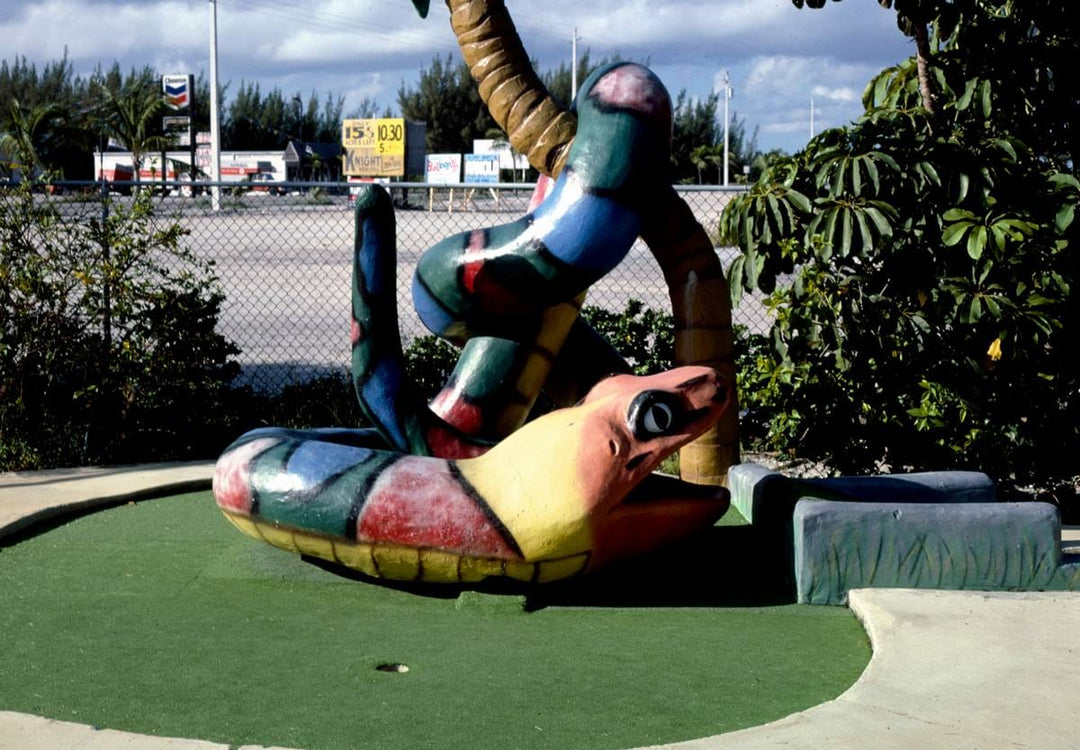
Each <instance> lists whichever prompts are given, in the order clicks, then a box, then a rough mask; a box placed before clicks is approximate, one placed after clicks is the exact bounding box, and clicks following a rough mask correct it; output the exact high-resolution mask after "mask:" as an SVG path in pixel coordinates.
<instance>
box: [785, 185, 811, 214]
mask: <svg viewBox="0 0 1080 750" xmlns="http://www.w3.org/2000/svg"><path fill="white" fill-rule="evenodd" d="M786 197H787V199H788V200H789V201H791V204H792V205H793V206H795V208H797V209H799V210H800V211H802V212H803V213H804V214H808V213H810V199H809V198H807V197H806V196H805V195H803V194H802V193H800V192H799V191H798V190H788V191H787V194H786Z"/></svg>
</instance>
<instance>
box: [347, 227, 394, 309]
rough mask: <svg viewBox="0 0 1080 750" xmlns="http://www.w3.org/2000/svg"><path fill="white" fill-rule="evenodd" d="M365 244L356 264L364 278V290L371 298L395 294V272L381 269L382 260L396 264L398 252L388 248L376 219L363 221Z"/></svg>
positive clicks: (357, 256) (363, 243)
mask: <svg viewBox="0 0 1080 750" xmlns="http://www.w3.org/2000/svg"><path fill="white" fill-rule="evenodd" d="M362 231H363V235H362V237H363V242H362V244H361V245H360V249H359V252H357V254H356V262H357V265H358V266H359V269H360V274H361V277H362V278H363V283H364V286H363V289H365V290H366V291H367V293H368V294H369V295H371V296H379V295H384V294H391V295H393V294H395V292H396V289H395V287H394V284H393V282H394V279H395V276H394V273H393V270H392V269H391V270H389V271H388V270H387V269H386V268H385V267H380V265H379V262H380V259H383V258H386V259H388V260H390V261H391V262H395V261H396V258H397V252H396V250H395V248H393V247H386V243H385V241H384V240H385V239H386V238H384V237H381V236H380V234H379V222H378V221H377V220H376V219H374V218H368V219H364V220H363V221H362Z"/></svg>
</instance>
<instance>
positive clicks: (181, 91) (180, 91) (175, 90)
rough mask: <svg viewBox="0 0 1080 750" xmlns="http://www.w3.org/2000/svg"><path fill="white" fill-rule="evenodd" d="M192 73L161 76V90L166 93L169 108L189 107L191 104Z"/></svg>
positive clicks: (166, 103)
mask: <svg viewBox="0 0 1080 750" xmlns="http://www.w3.org/2000/svg"><path fill="white" fill-rule="evenodd" d="M191 79H192V76H190V75H175V76H162V77H161V90H162V92H163V93H164V95H165V106H166V107H168V108H169V109H187V107H188V105H190V104H191V88H192V84H191Z"/></svg>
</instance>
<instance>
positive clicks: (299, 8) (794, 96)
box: [0, 0, 912, 151]
mask: <svg viewBox="0 0 1080 750" xmlns="http://www.w3.org/2000/svg"><path fill="white" fill-rule="evenodd" d="M507 6H508V7H509V9H510V12H511V14H512V15H513V17H514V19H515V22H516V23H517V25H518V28H519V31H520V33H521V36H522V38H523V40H524V42H525V46H526V49H527V50H528V51H529V54H530V55H531V56H532V57H533V58H534V59H536V60H537V61H538V62H539V65H540V68H541V69H546V68H549V67H555V66H557V65H558V64H559V63H560V62H561V61H564V60H565V61H567V62H569V59H570V49H571V39H572V37H573V34H574V29H575V28H576V29H577V34H578V37H579V39H580V41H579V45H580V47H579V50H580V51H583V50H584V49H585V48H588V49H590V50H591V53H592V55H593V59H599V58H602V57H604V56H606V55H611V54H615V53H617V54H618V55H620V56H621V57H622V58H624V59H631V60H637V61H648V63H649V64H650V65H651V67H652V68H653V69H654V70H655V71H656V72H657V73H658V74H659V76H660V77H661V79H662V80H663V81H664V82H665V84H666V85H667V86H668V88H669V89H670V90H671V92H672V94H673V95H674V94H677V93H678V92H679V91H680V90H681V89H686V91H687V93H688V94H689V95H690V96H693V97H702V96H705V95H707V94H708V93H709V92H710V91H712V90H714V88H715V89H716V90H722V83H721V82H722V80H723V71H725V70H727V71H729V73H730V76H731V85H732V88H733V89H734V91H735V96H734V98H733V99H732V102H731V107H732V111H733V112H734V113H737V114H738V116H739V117H740V118H742V119H744V120H745V122H746V123H747V126H748V129H749V130H753V128H754V127H757V128H758V129H759V136H758V145H759V146H761V147H762V148H765V149H770V148H782V149H785V150H788V151H793V150H795V149H798V148H800V147H801V146H802V145H803V144H805V142H806V140H807V137H808V136H809V131H810V102H811V99H813V101H814V111H815V118H814V119H815V126H816V128H815V129H816V130H818V131H820V130H821V129H822V128H824V127H829V126H834V125H841V124H844V123H846V122H849V121H850V120H852V119H853V118H855V117H856V116H858V114H859V113H860V111H861V107H860V104H859V99H860V96H861V93H862V89H863V86H864V85H865V83H866V82H867V81H868V80H869V78H870V77H871V76H872V75H873V74H874V73H876V72H877V71H879V70H881V69H882V68H884V67H887V66H889V65H892V64H894V63H896V62H897V61H899V60H901V59H903V58H905V57H907V56H908V55H909V54H911V51H912V48H911V46H910V43H909V42H908V40H907V39H905V38H904V37H903V35H901V34H900V32H898V31H897V30H896V24H895V17H894V14H893V12H892V11H886V10H883V9H881V8H880V7H879V6H878V4H877V3H876V2H874V0H847V1H846V2H840V3H836V4H830V5H829V7H827V8H825V9H823V10H819V11H810V10H798V9H796V8H794V7H793V6H792V4H791V0H712V1H711V2H707V1H706V0H652V2H644V0H587V1H586V2H582V1H581V0H543V1H542V2H528V0H507ZM210 8H211V4H210V2H209V0H140V1H139V2H121V1H115V0H114V1H107V0H4V2H3V3H2V5H0V38H2V39H5V40H7V43H6V44H5V45H4V47H5V50H4V52H3V53H2V55H3V57H4V58H6V59H8V60H9V61H10V60H11V59H12V58H14V57H15V56H25V57H26V58H27V59H28V60H30V61H32V62H35V63H37V64H38V65H39V66H40V65H42V64H44V63H46V62H48V61H50V60H56V59H58V58H60V57H61V56H62V55H63V54H64V50H65V48H66V49H67V53H68V57H69V59H70V60H71V62H72V63H73V65H74V67H75V70H76V72H78V73H80V74H86V73H89V72H90V71H92V70H93V69H94V68H95V67H96V66H97V65H98V64H99V63H101V64H103V65H105V66H109V65H111V64H112V62H113V61H114V60H118V61H119V62H120V63H121V65H122V66H123V67H124V68H125V69H127V68H130V67H131V66H138V67H141V66H142V65H145V64H149V65H152V66H154V67H155V68H156V69H158V70H159V71H160V72H162V73H181V72H191V73H195V74H198V73H199V72H201V71H207V70H208V66H209V51H208V46H209V45H208V38H209V33H208V28H209V17H210ZM217 8H218V40H219V75H220V77H221V80H222V82H229V81H231V82H232V84H233V86H234V87H235V86H237V85H239V83H240V82H241V81H248V82H250V81H255V82H258V83H259V84H260V85H261V86H262V87H263V90H264V91H265V90H268V89H271V88H273V87H275V86H280V87H281V88H282V90H283V91H284V92H285V93H286V94H287V95H289V94H292V93H293V92H297V91H299V92H302V93H303V94H304V97H305V99H306V97H307V95H308V94H309V93H310V92H312V91H316V92H318V93H319V94H320V97H321V96H322V95H323V94H324V93H325V92H333V93H335V94H344V95H345V96H346V112H348V110H349V108H350V106H355V104H356V103H357V102H359V101H360V99H361V98H362V97H364V96H369V97H374V98H375V99H376V100H377V101H378V102H379V104H380V109H381V108H382V107H384V106H386V105H390V106H392V107H393V108H394V109H396V106H397V104H396V93H397V89H398V87H399V86H400V85H401V84H402V82H404V83H405V84H406V85H409V84H412V83H414V82H415V80H416V77H417V71H418V69H419V68H420V67H421V66H423V65H425V64H428V63H429V62H430V60H431V59H432V56H433V55H435V54H442V55H446V54H448V53H455V54H456V47H455V43H454V38H453V35H452V34H451V32H450V28H449V21H448V11H447V10H446V8H445V6H444V5H443V3H440V2H439V0H432V8H431V13H430V14H429V16H428V18H427V19H425V20H421V19H420V18H419V17H418V16H417V14H416V12H415V10H414V9H413V7H412V3H411V2H410V1H409V0H306V1H305V2H303V3H296V2H292V1H291V0H217ZM721 113H722V108H721Z"/></svg>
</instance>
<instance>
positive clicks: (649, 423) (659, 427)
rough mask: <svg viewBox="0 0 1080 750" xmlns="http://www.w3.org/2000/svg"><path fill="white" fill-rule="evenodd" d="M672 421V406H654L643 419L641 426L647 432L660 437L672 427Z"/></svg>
mask: <svg viewBox="0 0 1080 750" xmlns="http://www.w3.org/2000/svg"><path fill="white" fill-rule="evenodd" d="M672 419H673V417H672V414H671V407H670V406H668V405H667V404H653V405H652V406H650V407H649V410H648V411H646V412H645V415H644V416H643V417H642V418H641V426H642V427H644V428H645V429H646V431H648V432H651V433H652V434H654V435H659V434H660V433H662V432H663V431H664V430H666V429H667V428H668V427H670V426H671V422H672Z"/></svg>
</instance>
